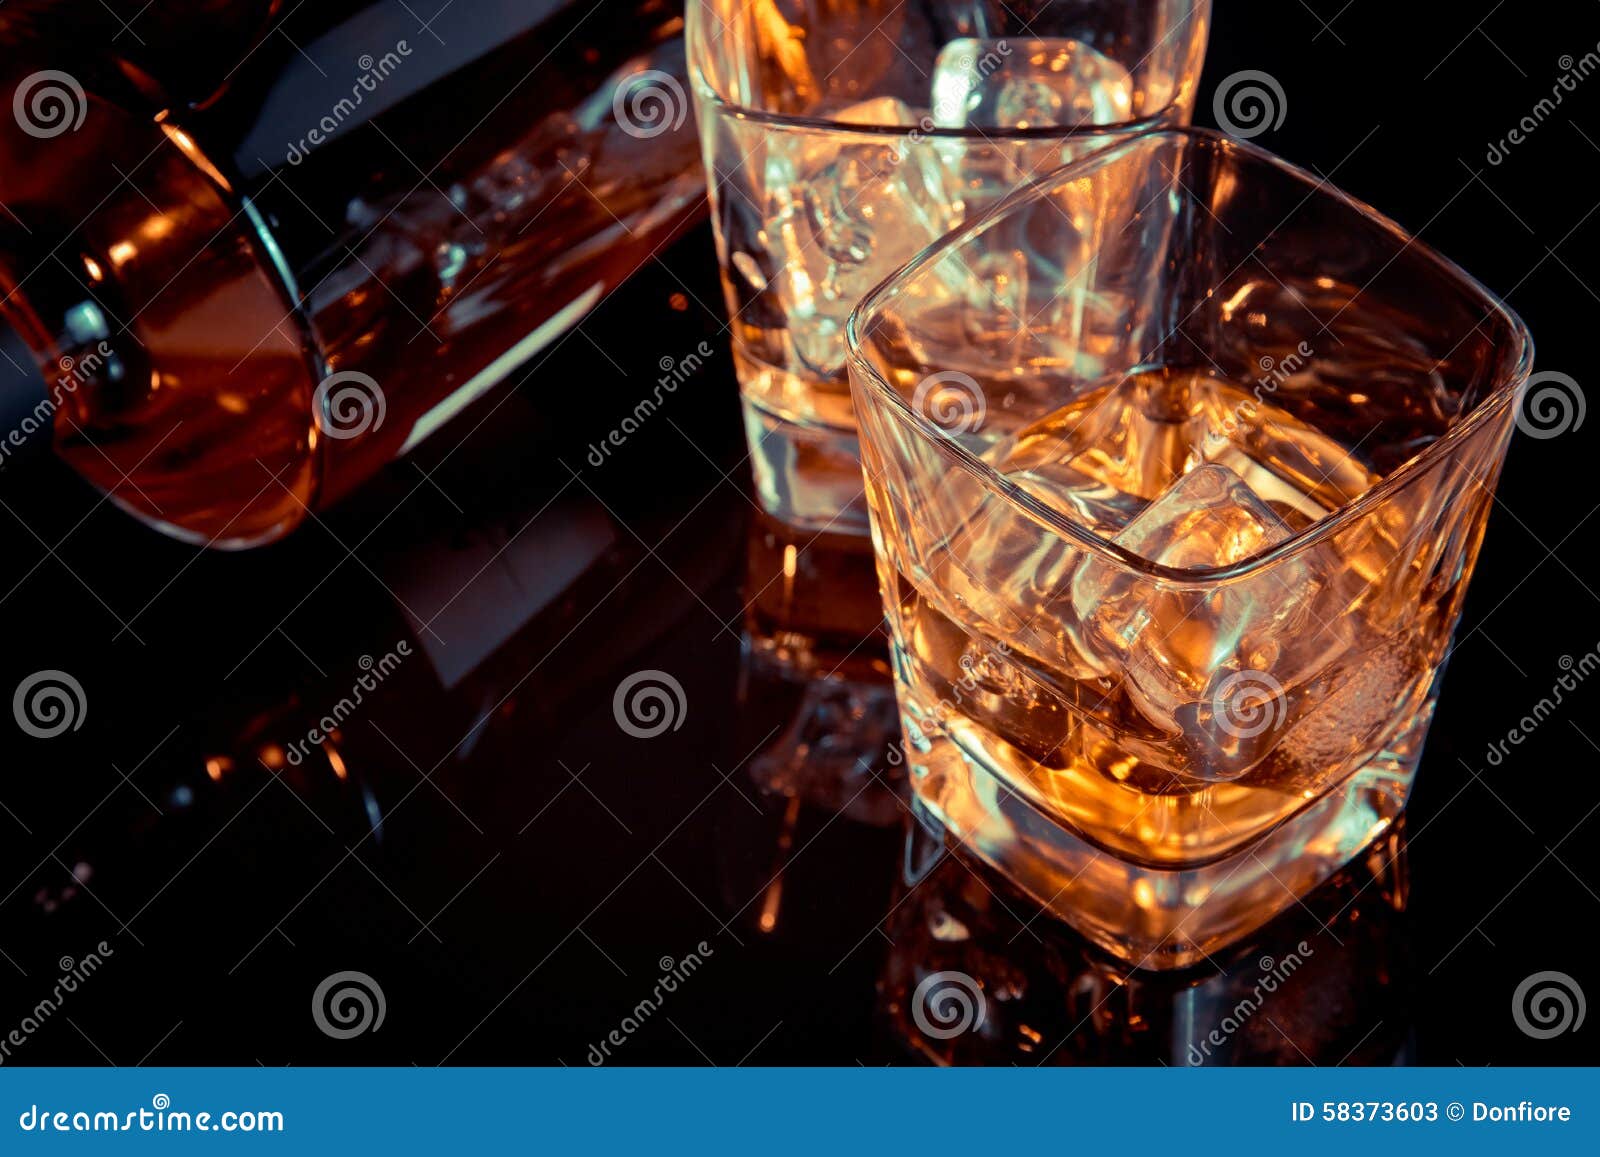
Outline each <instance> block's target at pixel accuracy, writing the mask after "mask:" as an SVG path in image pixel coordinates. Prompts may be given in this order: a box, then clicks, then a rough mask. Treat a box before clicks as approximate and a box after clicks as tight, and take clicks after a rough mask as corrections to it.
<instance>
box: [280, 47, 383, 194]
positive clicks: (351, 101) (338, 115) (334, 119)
mask: <svg viewBox="0 0 1600 1157" xmlns="http://www.w3.org/2000/svg"><path fill="white" fill-rule="evenodd" d="M410 55H411V45H410V44H409V43H408V42H407V41H404V40H397V41H395V45H394V48H393V49H391V50H390V51H388V52H385V53H384V54H383V55H382V56H379V57H377V58H374V57H373V56H372V54H371V53H367V54H365V55H363V56H362V57H360V58H359V59H358V60H357V61H356V66H357V67H358V68H360V69H361V73H360V75H358V76H357V77H356V79H355V83H354V84H352V85H351V86H350V95H349V96H346V97H341V98H339V100H337V101H335V102H334V105H333V107H332V108H330V109H329V110H328V112H327V113H326V114H325V115H324V116H323V117H322V119H321V120H319V121H318V122H317V123H316V124H315V125H313V126H312V127H311V128H310V129H307V130H306V135H305V136H303V137H301V138H300V139H299V140H298V141H290V142H289V145H288V148H287V150H286V151H285V152H284V159H285V160H286V161H288V162H289V163H290V164H291V165H298V164H299V163H300V162H301V161H303V160H305V159H306V157H307V156H309V155H310V153H311V151H312V150H313V149H315V148H316V147H317V146H318V145H321V144H325V143H327V142H328V141H329V140H330V139H332V137H333V135H334V134H335V133H337V132H338V131H339V129H340V127H341V126H342V125H343V124H344V123H345V121H347V120H349V119H350V118H351V117H353V116H354V115H355V113H356V110H357V109H358V108H360V107H361V105H362V104H363V103H364V102H365V101H366V98H367V97H369V96H371V95H372V94H373V93H374V92H377V91H378V86H379V85H380V84H382V83H383V82H384V81H386V80H388V79H389V77H391V76H392V75H394V71H395V69H397V68H399V67H400V65H401V64H402V63H403V62H404V61H405V58H406V57H408V56H410Z"/></svg>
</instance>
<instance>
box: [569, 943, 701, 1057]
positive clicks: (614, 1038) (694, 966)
mask: <svg viewBox="0 0 1600 1157" xmlns="http://www.w3.org/2000/svg"><path fill="white" fill-rule="evenodd" d="M713 955H715V953H713V952H712V950H711V945H709V944H707V943H706V942H705V941H704V940H702V941H700V943H698V944H696V945H695V946H694V951H693V952H690V953H689V954H688V955H687V956H685V957H684V958H683V959H682V960H673V959H672V957H670V956H663V957H662V958H661V959H660V960H659V961H657V967H659V968H660V969H661V976H660V977H659V978H658V979H657V980H656V983H655V987H654V988H652V989H651V990H650V995H649V996H647V997H645V998H644V999H643V1000H641V1001H640V1002H639V1003H638V1004H636V1005H634V1006H633V1008H632V1009H630V1010H629V1012H628V1015H627V1016H624V1017H623V1018H622V1021H621V1023H620V1024H618V1025H617V1027H616V1028H614V1029H612V1030H611V1031H610V1032H608V1033H607V1034H606V1035H605V1037H604V1038H603V1039H602V1040H601V1041H600V1043H599V1044H592V1045H590V1046H589V1051H588V1053H587V1054H586V1057H585V1059H586V1060H588V1062H589V1064H590V1065H591V1066H593V1067H595V1068H599V1067H600V1066H601V1065H603V1064H605V1063H606V1061H608V1060H610V1059H611V1051H612V1050H613V1049H619V1048H621V1047H622V1046H623V1045H625V1044H627V1043H628V1038H629V1037H631V1036H632V1035H633V1034H634V1033H636V1032H638V1031H639V1030H640V1029H641V1028H643V1027H644V1025H645V1023H646V1022H647V1021H648V1020H649V1019H650V1018H651V1017H652V1016H654V1015H655V1014H656V1013H657V1012H659V1011H660V1010H661V1006H662V1005H663V1004H665V1003H666V999H667V997H668V996H670V995H671V994H672V993H674V992H677V991H678V986H679V985H681V984H682V983H683V982H684V981H686V980H688V979H689V977H691V976H693V975H694V974H695V973H696V972H698V971H699V970H700V968H701V967H702V966H703V965H704V964H705V962H706V960H707V959H708V958H710V957H711V956H713Z"/></svg>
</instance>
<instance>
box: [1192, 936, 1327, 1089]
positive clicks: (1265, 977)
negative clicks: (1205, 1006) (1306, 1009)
mask: <svg viewBox="0 0 1600 1157" xmlns="http://www.w3.org/2000/svg"><path fill="white" fill-rule="evenodd" d="M1315 955H1316V951H1315V950H1314V949H1313V948H1312V947H1311V945H1309V944H1307V943H1306V942H1305V941H1304V940H1302V941H1300V943H1298V944H1296V945H1295V946H1294V950H1293V951H1291V952H1288V953H1286V954H1285V955H1284V956H1283V957H1282V958H1281V959H1278V960H1274V959H1273V958H1272V957H1270V956H1263V957H1262V958H1261V959H1260V960H1259V961H1258V962H1257V964H1258V967H1259V968H1260V969H1261V975H1260V976H1258V977H1257V978H1256V982H1255V984H1254V985H1253V986H1252V987H1251V989H1250V991H1249V992H1247V993H1245V994H1244V995H1243V996H1242V997H1240V999H1239V1001H1238V1003H1237V1004H1235V1005H1234V1006H1233V1007H1232V1008H1230V1009H1229V1010H1228V1011H1227V1013H1226V1014H1225V1015H1224V1016H1223V1018H1222V1019H1221V1020H1220V1021H1218V1022H1217V1025H1216V1027H1215V1028H1213V1029H1212V1030H1211V1031H1210V1032H1208V1033H1206V1035H1205V1036H1203V1037H1202V1038H1200V1040H1199V1041H1198V1042H1190V1044H1189V1056H1188V1058H1187V1059H1188V1061H1189V1064H1190V1065H1192V1066H1194V1065H1203V1064H1205V1063H1206V1061H1207V1060H1208V1059H1209V1058H1210V1056H1211V1054H1212V1052H1213V1051H1214V1050H1216V1049H1220V1048H1222V1047H1223V1046H1224V1045H1226V1044H1227V1043H1228V1040H1229V1038H1231V1037H1232V1036H1233V1034H1234V1033H1236V1032H1238V1031H1239V1030H1240V1029H1241V1028H1243V1027H1244V1026H1245V1023H1246V1022H1247V1021H1248V1020H1249V1019H1250V1018H1251V1017H1253V1016H1254V1015H1255V1014H1256V1013H1258V1012H1260V1011H1261V1006H1262V1005H1263V1004H1265V1003H1266V998H1267V997H1269V996H1271V995H1272V994H1273V993H1275V992H1277V991H1278V989H1279V988H1280V987H1282V986H1283V985H1284V984H1285V983H1286V982H1287V981H1288V979H1289V978H1290V977H1291V976H1293V975H1294V974H1295V973H1296V972H1298V971H1300V968H1301V967H1302V966H1303V965H1304V964H1305V962H1306V961H1307V960H1308V959H1309V958H1310V957H1312V956H1315Z"/></svg>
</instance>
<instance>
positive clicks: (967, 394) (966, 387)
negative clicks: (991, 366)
mask: <svg viewBox="0 0 1600 1157" xmlns="http://www.w3.org/2000/svg"><path fill="white" fill-rule="evenodd" d="M911 408H912V409H913V410H915V411H916V412H917V413H919V414H921V415H922V416H923V417H925V418H927V419H928V420H929V421H930V422H932V423H933V424H934V425H935V426H938V427H939V428H940V429H942V430H944V431H945V432H947V433H950V434H970V433H972V432H973V431H974V430H976V429H977V428H978V427H979V426H981V425H983V419H984V415H985V414H986V413H988V405H987V403H986V402H985V400H984V396H983V387H982V386H980V385H979V384H978V380H977V379H976V378H974V377H973V376H972V375H971V374H964V373H962V372H961V371H960V370H944V371H941V372H940V373H936V374H929V375H928V376H927V377H925V378H923V379H922V380H921V381H920V382H918V383H917V388H916V389H915V390H913V391H912V393H911Z"/></svg>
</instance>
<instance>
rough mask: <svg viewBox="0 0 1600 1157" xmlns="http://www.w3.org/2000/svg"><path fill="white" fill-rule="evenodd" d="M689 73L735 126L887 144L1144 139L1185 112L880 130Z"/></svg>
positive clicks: (1171, 108) (700, 94) (1173, 104)
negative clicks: (731, 93)
mask: <svg viewBox="0 0 1600 1157" xmlns="http://www.w3.org/2000/svg"><path fill="white" fill-rule="evenodd" d="M690 67H691V70H692V73H693V77H692V79H693V81H694V90H695V97H696V99H698V100H700V101H703V102H704V103H705V105H706V106H707V107H708V108H709V109H710V110H711V111H713V112H718V113H726V114H729V115H731V116H732V117H734V118H735V119H736V120H747V121H751V122H752V123H754V124H758V125H764V126H766V127H768V128H784V129H804V130H807V131H810V132H823V133H834V134H850V135H858V136H865V137H882V138H884V139H885V140H892V139H894V138H899V137H906V136H909V135H910V134H912V133H916V134H917V135H918V138H919V139H920V140H944V141H965V142H967V143H969V144H970V143H972V142H973V141H990V142H993V143H999V144H1008V143H1010V142H1013V141H1052V140H1059V141H1077V140H1083V139H1085V138H1091V137H1125V136H1129V135H1135V136H1144V135H1146V134H1147V133H1149V132H1150V131H1151V130H1153V129H1160V128H1162V127H1164V126H1166V125H1168V124H1170V123H1171V121H1172V120H1173V119H1174V117H1175V116H1176V115H1178V114H1179V113H1180V112H1181V107H1180V105H1179V103H1178V102H1177V101H1176V100H1170V101H1168V102H1167V103H1166V104H1164V105H1162V106H1161V108H1160V109H1158V110H1157V111H1155V112H1153V113H1149V114H1146V115H1145V116H1142V117H1134V118H1131V119H1129V120H1125V121H1116V122H1114V123H1112V124H1105V125H1099V124H1078V125H1039V126H1037V127H1030V128H1021V129H1019V128H1001V127H998V126H996V127H994V128H992V129H991V128H950V127H947V126H942V125H925V124H924V122H925V121H928V120H930V119H931V118H930V117H923V118H922V120H919V121H917V122H915V123H914V124H909V125H905V124H877V123H873V122H863V123H858V122H855V121H841V120H836V119H835V118H833V117H815V116H804V115H801V114H799V113H779V112H768V111H767V110H765V109H758V108H752V107H751V106H749V105H746V104H737V103H735V102H733V101H730V100H724V99H723V98H722V97H720V96H718V95H717V93H716V91H715V90H714V89H712V88H711V86H710V85H709V84H707V83H706V80H705V76H704V74H703V73H702V72H701V70H700V67H699V66H698V65H691V66H690ZM867 99H868V100H871V99H872V98H871V97H868V98H867Z"/></svg>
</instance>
